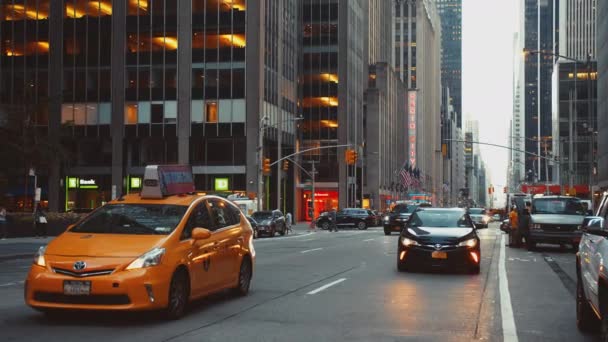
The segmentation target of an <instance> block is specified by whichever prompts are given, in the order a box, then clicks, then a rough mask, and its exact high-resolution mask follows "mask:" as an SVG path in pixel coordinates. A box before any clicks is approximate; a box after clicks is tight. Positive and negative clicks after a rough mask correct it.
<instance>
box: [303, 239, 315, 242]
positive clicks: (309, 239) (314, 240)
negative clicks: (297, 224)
mask: <svg viewBox="0 0 608 342" xmlns="http://www.w3.org/2000/svg"><path fill="white" fill-rule="evenodd" d="M315 240H317V239H306V240H302V242H306V241H315Z"/></svg>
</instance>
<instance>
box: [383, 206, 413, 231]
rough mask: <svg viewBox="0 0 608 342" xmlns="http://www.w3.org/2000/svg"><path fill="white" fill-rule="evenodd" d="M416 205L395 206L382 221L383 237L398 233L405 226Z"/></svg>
mask: <svg viewBox="0 0 608 342" xmlns="http://www.w3.org/2000/svg"><path fill="white" fill-rule="evenodd" d="M417 208H418V205H415V204H397V205H395V206H394V207H393V209H392V210H391V211H390V212H389V213H388V214H386V215H385V216H384V218H383V219H382V221H383V225H384V235H391V233H392V232H400V231H401V228H403V226H404V225H405V223H406V222H407V220H408V219H409V218H410V215H412V213H413V212H414V211H416V209H417Z"/></svg>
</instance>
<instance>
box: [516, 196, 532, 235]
mask: <svg viewBox="0 0 608 342" xmlns="http://www.w3.org/2000/svg"><path fill="white" fill-rule="evenodd" d="M531 212H532V203H530V202H526V207H525V208H524V210H523V211H522V213H521V216H518V228H519V241H517V242H518V243H519V244H520V245H523V242H524V241H525V242H526V245H528V236H529V235H530V223H531V221H532V217H531V216H530V213H531Z"/></svg>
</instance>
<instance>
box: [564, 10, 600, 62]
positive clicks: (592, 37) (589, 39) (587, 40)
mask: <svg viewBox="0 0 608 342" xmlns="http://www.w3.org/2000/svg"><path fill="white" fill-rule="evenodd" d="M596 6H597V1H596V0H582V1H581V0H561V1H560V2H559V14H560V15H559V31H560V34H559V54H560V55H564V56H568V57H570V58H575V59H579V60H585V59H586V58H587V55H588V54H589V55H591V56H594V59H595V56H597V53H596V48H597V44H596V35H597V34H596V13H597V11H596Z"/></svg>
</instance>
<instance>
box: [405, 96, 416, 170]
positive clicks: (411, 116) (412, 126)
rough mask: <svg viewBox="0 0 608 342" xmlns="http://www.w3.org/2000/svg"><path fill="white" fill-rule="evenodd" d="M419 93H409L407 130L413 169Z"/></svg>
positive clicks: (414, 164)
mask: <svg viewBox="0 0 608 342" xmlns="http://www.w3.org/2000/svg"><path fill="white" fill-rule="evenodd" d="M417 100H418V97H417V93H416V91H415V90H410V91H408V113H407V128H408V138H409V139H408V142H409V148H408V149H409V161H410V165H411V166H412V167H414V166H416V110H417V108H416V107H417V102H416V101H417Z"/></svg>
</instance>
